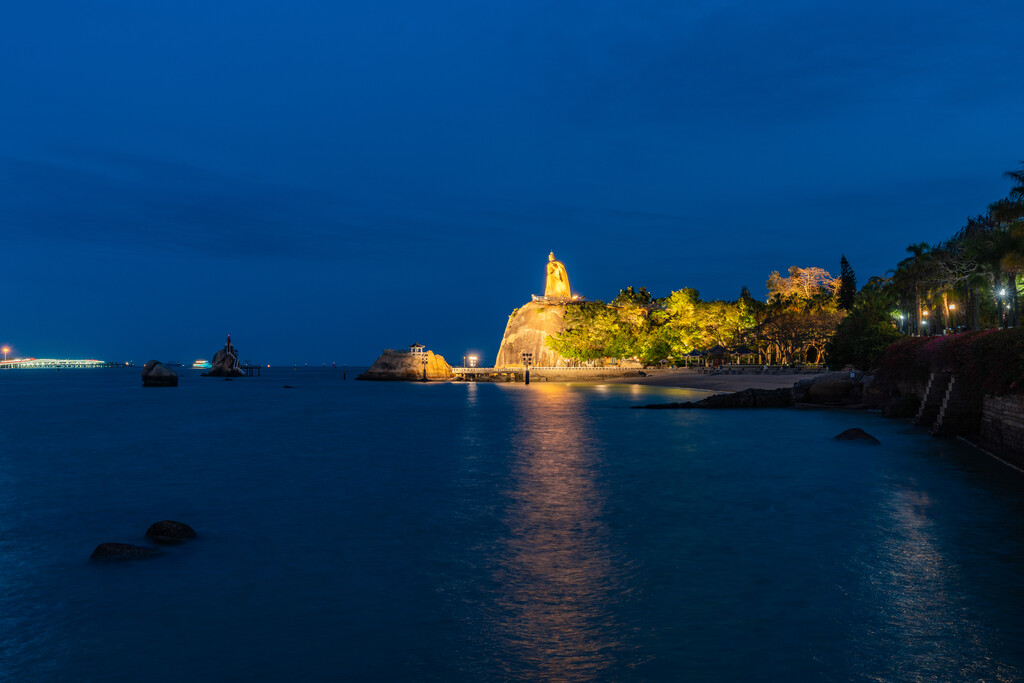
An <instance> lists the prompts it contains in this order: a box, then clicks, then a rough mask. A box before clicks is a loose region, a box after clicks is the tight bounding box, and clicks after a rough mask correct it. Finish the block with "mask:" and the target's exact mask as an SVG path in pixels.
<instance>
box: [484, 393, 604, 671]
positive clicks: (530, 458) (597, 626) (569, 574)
mask: <svg viewBox="0 0 1024 683" xmlns="http://www.w3.org/2000/svg"><path fill="white" fill-rule="evenodd" d="M519 398H520V399H521V402H520V403H519V404H518V405H519V424H518V430H517V436H516V438H517V444H515V445H514V448H513V453H514V457H515V462H514V465H513V471H512V488H511V490H510V491H509V492H508V495H509V496H510V498H511V500H512V503H511V506H510V510H509V513H508V518H507V524H508V528H509V534H508V538H507V541H506V543H505V544H504V545H503V546H502V547H501V548H500V550H499V555H498V557H496V558H495V559H496V562H495V564H496V575H497V577H496V578H497V579H498V582H499V585H501V586H502V595H501V597H500V599H499V605H498V606H499V608H500V613H501V615H502V616H501V623H500V624H498V631H499V633H502V634H503V635H504V638H505V641H506V642H505V643H504V647H503V648H502V652H503V659H505V660H506V661H504V662H503V664H504V666H505V668H506V670H507V672H508V673H510V674H513V675H514V676H515V677H517V678H521V677H523V676H527V677H532V676H535V677H537V678H540V679H546V680H551V679H557V680H580V679H592V678H595V677H597V676H598V675H599V674H600V673H601V672H602V671H604V670H606V669H607V667H608V666H609V665H610V664H611V662H612V661H613V660H612V657H613V650H614V649H615V648H617V647H618V646H619V644H617V643H615V642H613V641H614V636H613V635H612V634H613V633H614V632H615V629H614V624H613V621H614V620H613V618H612V616H611V615H610V609H609V608H610V601H611V599H612V596H613V588H614V584H615V581H614V578H613V573H614V572H613V568H612V561H611V553H610V551H609V549H608V544H607V541H606V530H605V528H604V526H603V524H602V522H601V513H602V507H603V500H602V497H601V493H600V491H599V490H598V488H597V486H596V484H595V481H594V468H595V452H594V451H595V449H594V447H593V444H592V442H591V440H590V439H589V437H588V435H587V433H586V430H585V423H584V422H583V421H582V417H581V414H582V413H581V411H582V408H583V405H582V404H583V401H582V399H581V397H580V396H579V394H577V393H575V392H573V391H572V390H571V389H569V388H567V387H559V386H554V385H539V386H536V387H532V386H531V387H530V390H529V393H528V394H525V393H524V394H523V395H521V396H520V397H519Z"/></svg>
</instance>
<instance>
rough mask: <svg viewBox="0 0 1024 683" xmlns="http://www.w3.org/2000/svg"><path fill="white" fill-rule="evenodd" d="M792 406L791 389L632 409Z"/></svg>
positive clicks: (655, 404) (761, 391)
mask: <svg viewBox="0 0 1024 683" xmlns="http://www.w3.org/2000/svg"><path fill="white" fill-rule="evenodd" d="M791 405H793V394H792V389H788V388H782V389H745V390H743V391H736V392H733V393H731V394H713V395H711V396H708V397H707V398H703V399H701V400H699V401H686V402H684V403H651V404H648V405H645V406H633V407H634V408H647V409H651V410H664V409H668V410H672V409H687V408H788V407H790V406H791Z"/></svg>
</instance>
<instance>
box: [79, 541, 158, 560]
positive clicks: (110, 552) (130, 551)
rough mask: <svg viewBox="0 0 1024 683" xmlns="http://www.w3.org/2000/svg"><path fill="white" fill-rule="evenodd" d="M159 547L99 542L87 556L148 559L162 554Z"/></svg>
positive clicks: (96, 558) (111, 558)
mask: <svg viewBox="0 0 1024 683" xmlns="http://www.w3.org/2000/svg"><path fill="white" fill-rule="evenodd" d="M163 554H164V553H163V551H162V550H160V549H159V548H152V547H150V546H144V545H132V544H130V543H100V544H99V545H98V546H96V549H95V550H93V551H92V555H90V556H89V559H90V560H104V561H112V562H113V561H121V560H148V559H151V558H154V557H157V556H159V555H163Z"/></svg>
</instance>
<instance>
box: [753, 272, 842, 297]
mask: <svg viewBox="0 0 1024 683" xmlns="http://www.w3.org/2000/svg"><path fill="white" fill-rule="evenodd" d="M765 284H766V285H767V287H768V299H769V300H770V299H771V298H772V297H773V296H775V295H776V294H781V295H782V296H783V297H787V296H792V295H796V296H798V297H800V298H802V299H810V298H811V297H813V296H816V295H818V294H820V293H821V292H828V293H830V294H835V293H836V291H837V290H838V289H839V278H836V277H833V276H832V274H831V273H830V272H828V271H827V270H825V269H824V268H817V267H812V268H800V267H799V266H790V267H789V277H782V276H781V275H779V271H777V270H774V271H772V274H771V275H769V276H768V282H766V283H765Z"/></svg>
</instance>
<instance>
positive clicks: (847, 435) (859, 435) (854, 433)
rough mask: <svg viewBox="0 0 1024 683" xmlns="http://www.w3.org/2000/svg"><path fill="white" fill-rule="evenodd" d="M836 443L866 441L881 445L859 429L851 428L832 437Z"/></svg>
mask: <svg viewBox="0 0 1024 683" xmlns="http://www.w3.org/2000/svg"><path fill="white" fill-rule="evenodd" d="M833 438H834V439H835V440H836V441H867V442H868V443H881V441H879V440H878V439H876V438H875V437H873V436H871V435H870V434H868V433H867V432H865V431H864V430H863V429H861V428H860V427H852V428H850V429H847V430H846V431H844V432H840V433H839V434H836V435H835V436H834V437H833Z"/></svg>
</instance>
